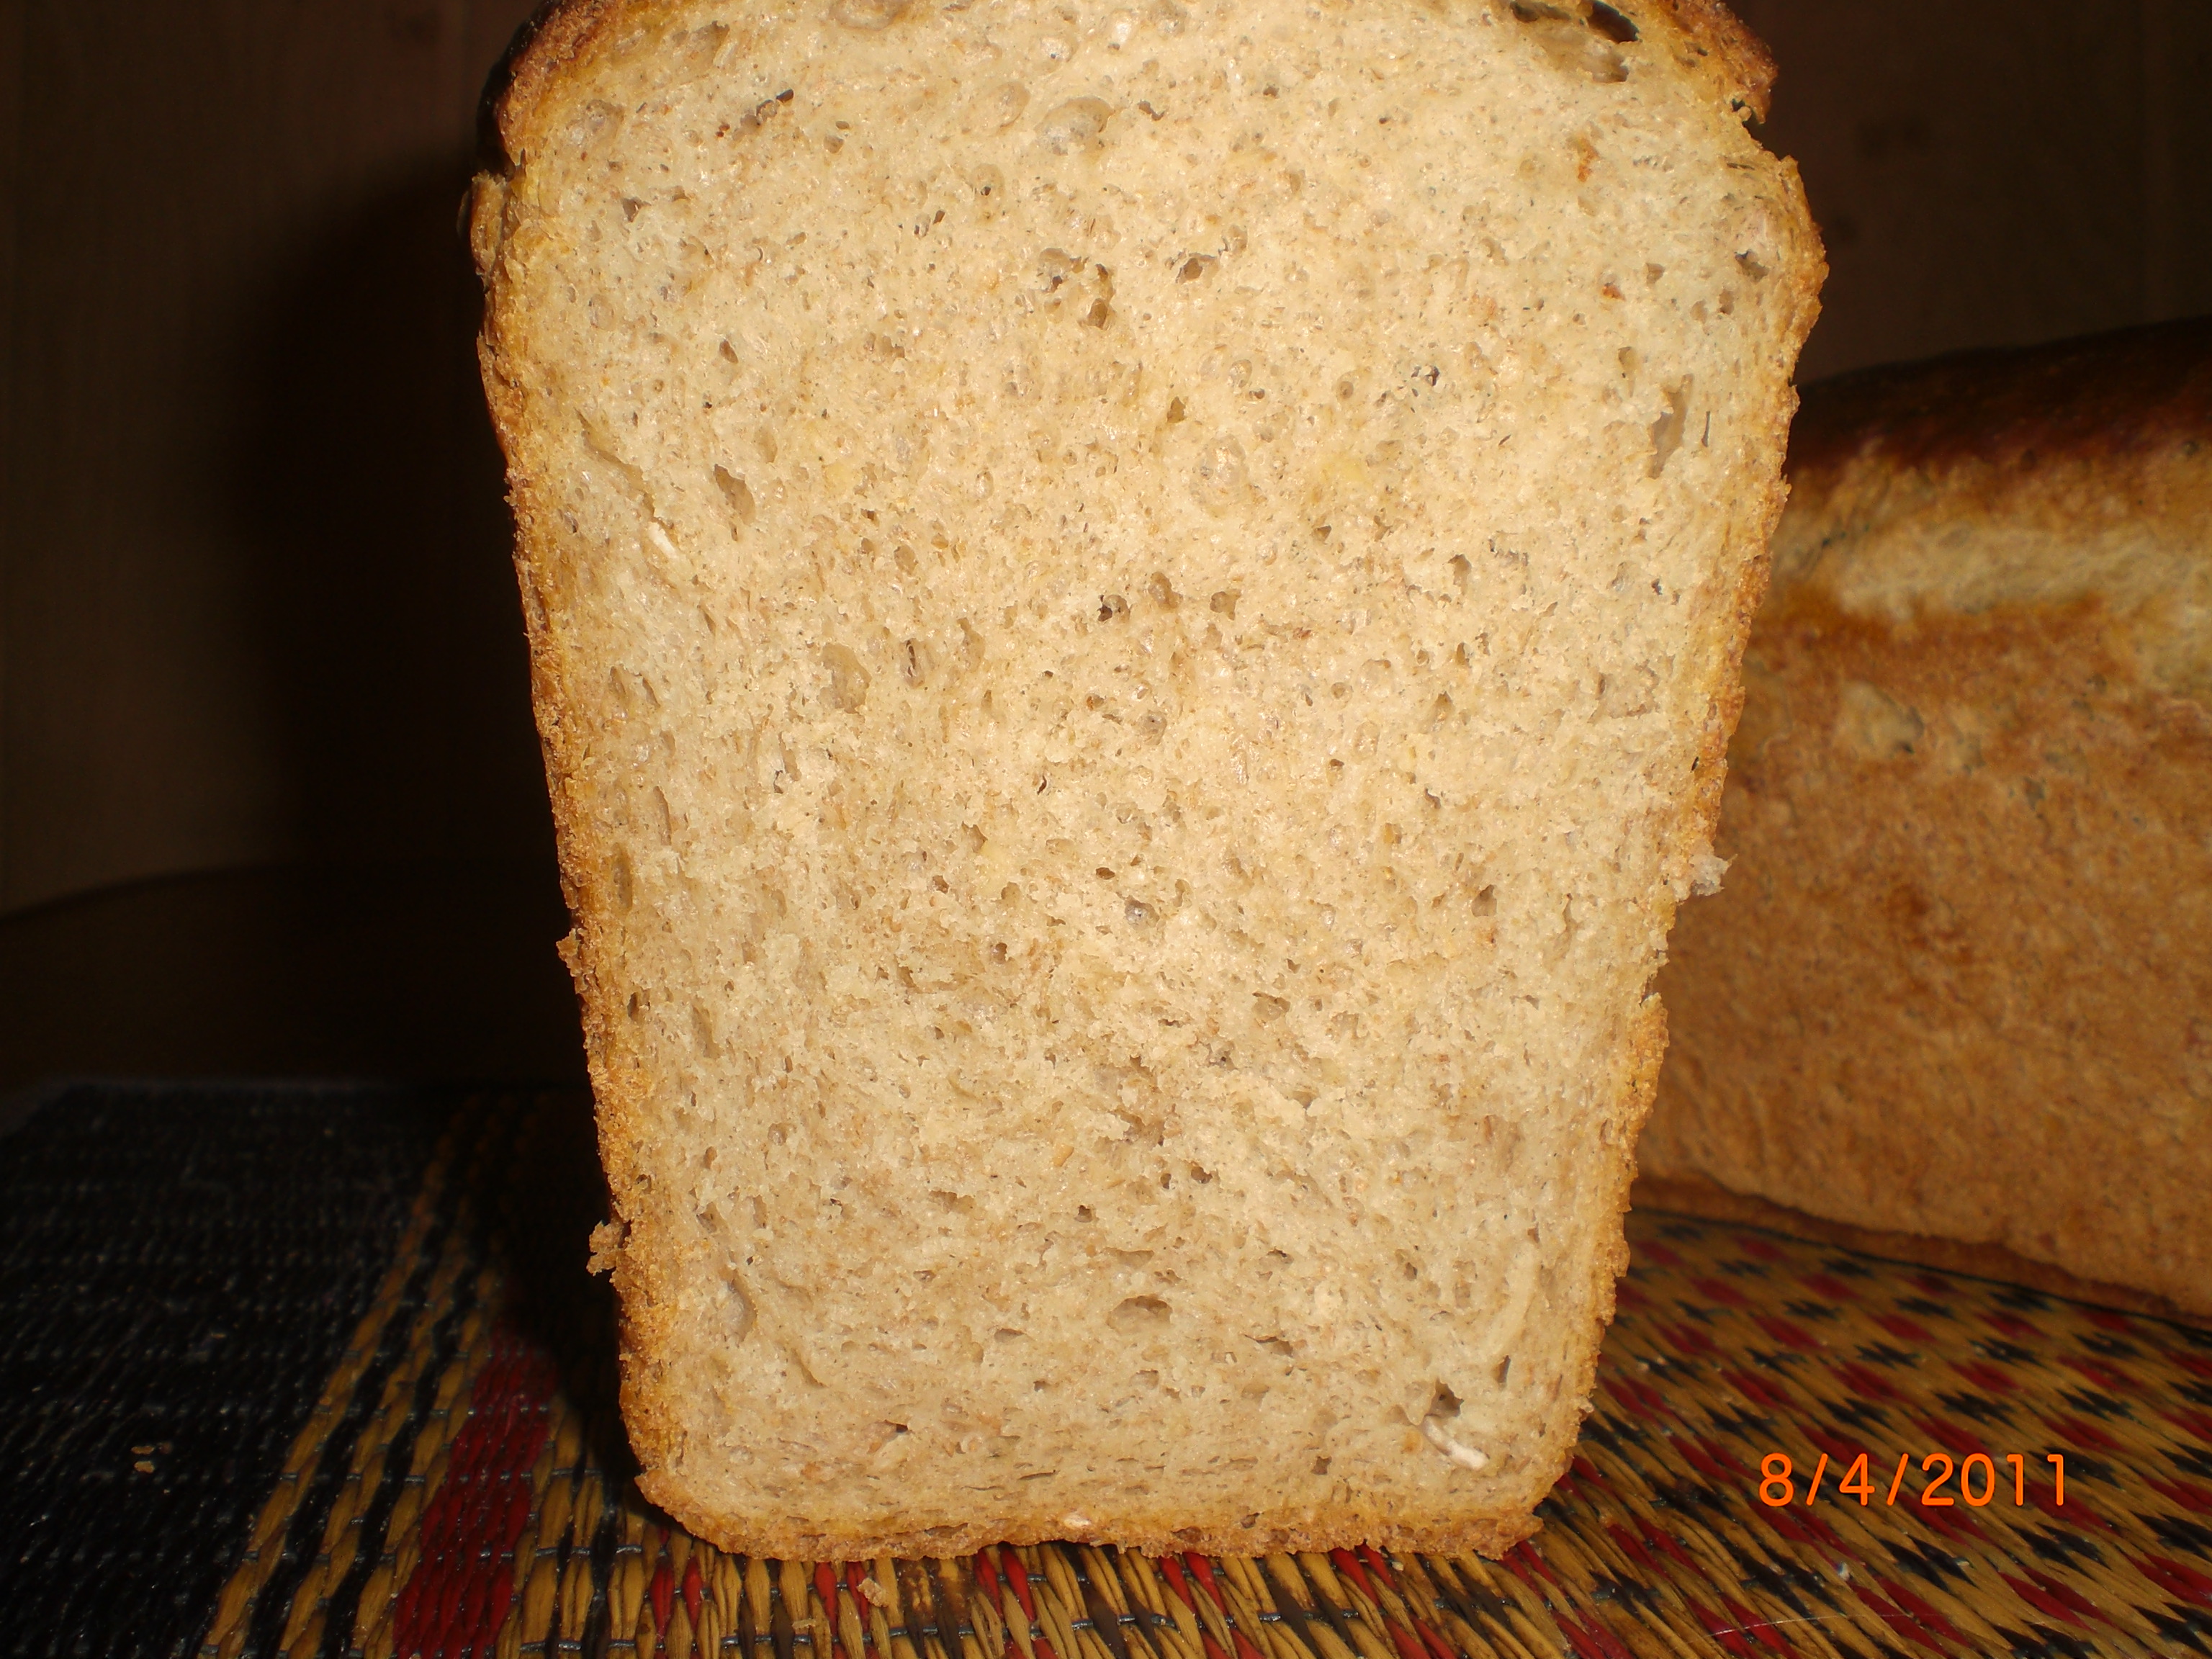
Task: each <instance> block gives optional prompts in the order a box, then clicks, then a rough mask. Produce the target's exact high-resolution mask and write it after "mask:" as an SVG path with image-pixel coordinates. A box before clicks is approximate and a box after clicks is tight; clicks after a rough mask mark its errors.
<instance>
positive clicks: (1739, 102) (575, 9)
mask: <svg viewBox="0 0 2212 1659" xmlns="http://www.w3.org/2000/svg"><path fill="white" fill-rule="evenodd" d="M669 4H670V0H546V3H545V4H544V5H542V6H540V7H539V9H538V13H537V15H535V16H533V17H532V19H531V21H530V22H529V23H528V24H526V26H525V28H524V32H523V33H522V34H521V35H520V36H518V37H517V39H516V43H515V45H514V46H513V48H512V49H511V50H510V51H509V52H508V53H507V58H506V60H505V62H504V63H503V64H501V67H500V69H499V70H497V71H496V72H495V75H496V76H499V77H503V80H504V84H503V85H501V84H498V83H497V82H496V81H495V85H494V86H493V87H492V88H489V91H488V94H487V99H486V101H487V104H488V105H489V107H490V109H491V110H492V112H493V118H494V119H493V125H494V129H495V132H496V135H497V137H498V139H499V142H500V143H501V147H502V148H503V149H504V150H505V152H506V156H507V164H508V166H509V167H513V165H515V164H516V163H517V162H519V161H520V159H521V157H522V155H524V154H525V153H526V150H527V149H528V143H527V135H528V133H529V132H530V131H531V129H532V124H533V122H534V120H535V118H536V117H537V115H538V106H539V103H540V101H541V100H543V99H544V96H545V95H546V94H547V93H548V92H549V91H550V90H551V89H552V88H554V87H555V86H556V84H558V82H560V81H561V80H562V77H564V76H568V75H571V74H573V73H574V72H576V70H577V69H578V66H579V65H580V64H582V63H583V62H584V60H585V59H586V58H587V57H589V55H590V54H591V52H592V50H593V48H594V47H595V46H598V44H599V42H601V41H602V40H605V39H606V38H607V37H608V36H609V35H610V34H611V33H613V29H614V26H615V24H616V23H617V21H619V20H620V19H621V18H622V17H623V15H626V14H635V13H637V12H641V11H644V10H648V9H668V6H669ZM1646 8H1649V9H1648V10H1646ZM1616 9H1617V10H1620V13H1621V15H1624V16H1628V15H1632V12H1633V11H1636V10H1644V11H1645V15H1646V17H1647V19H1648V18H1649V16H1650V13H1651V12H1653V11H1656V12H1657V13H1658V14H1659V15H1661V17H1662V19H1663V21H1664V23H1665V25H1666V27H1668V29H1670V30H1671V32H1672V33H1674V34H1675V35H1676V36H1678V37H1679V38H1680V41H1681V43H1682V45H1683V46H1685V47H1686V48H1687V50H1688V51H1689V52H1691V53H1692V55H1693V56H1694V57H1695V58H1703V59H1708V60H1710V61H1711V64H1712V65H1713V67H1714V68H1715V69H1716V70H1717V71H1718V74H1719V77H1720V82H1721V88H1722V95H1723V97H1724V98H1726V99H1727V100H1728V102H1729V105H1730V106H1731V107H1734V108H1736V109H1739V110H1741V111H1744V112H1747V113H1748V114H1749V115H1750V116H1751V117H1752V118H1754V119H1756V120H1760V121H1764V120H1765V118H1766V115H1767V111H1768V108H1769V106H1770V105H1771V100H1772V94H1773V89H1774V80H1775V66H1774V58H1773V57H1772V55H1771V53H1769V52H1768V51H1767V49H1766V46H1765V42H1763V41H1762V40H1759V37H1758V36H1757V35H1755V34H1753V33H1752V32H1751V31H1750V30H1749V29H1747V28H1746V27H1744V26H1743V24H1742V22H1741V21H1740V20H1738V18H1737V17H1736V15H1735V14H1734V13H1733V12H1731V11H1729V9H1728V8H1727V7H1726V6H1725V5H1723V4H1722V3H1721V0H1644V3H1643V4H1642V5H1639V6H1635V7H1632V8H1628V9H1620V8H1616ZM1815 286H1816V287H1817V284H1816V285H1815Z"/></svg>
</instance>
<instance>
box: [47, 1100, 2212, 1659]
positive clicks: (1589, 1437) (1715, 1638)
mask: <svg viewBox="0 0 2212 1659" xmlns="http://www.w3.org/2000/svg"><path fill="white" fill-rule="evenodd" d="M597 1196H598V1186H597V1182H596V1178H595V1172H594V1170H593V1168H592V1163H591V1150H590V1140H589V1135H588V1120H587V1118H586V1115H585V1114H584V1111H583V1109H582V1107H581V1104H580V1103H577V1102H574V1101H568V1100H554V1099H547V1100H530V1099H526V1098H521V1097H481V1098H477V1099H476V1100H473V1101H471V1103H468V1104H467V1105H466V1106H465V1108H464V1109H462V1110H460V1111H459V1113H458V1114H457V1115H454V1116H453V1118H452V1119H451V1121H450V1122H449V1124H448V1126H447V1128H446V1131H445V1133H444V1136H443V1139H442V1140H441V1143H440V1144H439V1146H438V1148H437V1151H436V1154H435V1157H434V1158H431V1159H430V1160H429V1162H428V1166H427V1170H426V1171H425V1173H424V1175H423V1176H422V1181H421V1183H420V1187H419V1189H418V1190H417V1192H416V1194H415V1196H414V1199H413V1203H412V1208H411V1211H410V1212H409V1213H408V1214H407V1216H406V1217H405V1219H404V1225H403V1226H402V1227H400V1228H399V1229H398V1235H399V1236H398V1241H397V1243H396V1246H395V1248H394V1249H392V1252H391V1254H390V1255H389V1259H388V1265H387V1266H386V1268H385V1270H384V1272H383V1274H382V1278H381V1281H380V1283H379V1284H378V1285H376V1286H375V1287H374V1292H373V1294H371V1295H370V1297H368V1301H367V1303H366V1305H365V1309H364V1310H363V1311H362V1314H361V1316H360V1317H359V1319H358V1322H357V1323H356V1325H355V1328H353V1329H352V1331H351V1333H350V1334H349V1337H348V1338H347V1339H346V1340H343V1342H342V1343H341V1344H340V1345H339V1346H340V1350H341V1351H340V1352H335V1353H334V1354H333V1355H332V1356H331V1362H330V1364H329V1367H328V1370H327V1372H326V1377H327V1380H326V1383H325V1386H324V1387H323V1388H322V1389H321V1390H320V1393H319V1397H318V1398H317V1399H316V1400H315V1401H314V1403H313V1407H312V1409H311V1410H310V1411H308V1412H307V1414H306V1416H305V1419H304V1422H301V1419H298V1418H296V1417H295V1418H294V1419H291V1420H290V1421H289V1422H287V1423H286V1424H285V1425H284V1426H285V1428H286V1429H287V1430H290V1429H293V1428H295V1427H296V1433H294V1434H293V1435H292V1437H291V1439H290V1443H289V1452H287V1453H285V1454H284V1455H283V1456H281V1457H280V1458H279V1459H277V1460H276V1461H277V1462H278V1463H279V1464H281V1468H278V1469H276V1471H275V1472H274V1473H272V1474H270V1475H269V1476H268V1478H267V1480H266V1482H265V1485H264V1487H263V1494H264V1495H263V1498H262V1501H261V1502H260V1503H259V1505H258V1511H256V1512H255V1513H254V1514H253V1515H252V1519H251V1522H250V1527H246V1528H240V1535H239V1536H237V1537H234V1538H232V1539H229V1540H228V1541H226V1545H225V1547H226V1548H227V1549H228V1551H229V1559H230V1561H231V1564H232V1571H230V1574H229V1577H228V1582H227V1583H224V1584H223V1585H222V1589H221V1591H220V1594H219V1595H215V1596H214V1597H213V1611H212V1615H211V1616H210V1617H207V1618H206V1620H205V1622H204V1625H203V1626H201V1628H203V1629H204V1637H203V1638H202V1639H201V1641H200V1643H199V1644H198V1648H197V1650H198V1651H199V1652H200V1653H201V1654H204V1655H221V1656H232V1655H246V1654H253V1655H274V1654H286V1655H290V1656H304V1655H309V1654H314V1655H331V1656H336V1655H347V1654H362V1655H375V1656H385V1655H395V1654H397V1655H411V1654H417V1653H420V1654H425V1655H456V1656H458V1655H474V1656H489V1655H493V1654H501V1655H518V1654H524V1653H529V1654H540V1655H544V1656H548V1659H551V1656H554V1655H556V1654H562V1655H566V1654H578V1655H595V1656H596V1655H617V1656H623V1659H630V1656H637V1659H644V1656H648V1655H659V1654H665V1655H668V1656H671V1659H689V1656H700V1659H707V1656H714V1659H728V1656H731V1655H732V1654H738V1655H743V1656H746V1659H1455V1656H1462V1655H1464V1656H1468V1659H1474V1656H1485V1655H1491V1654H1500V1655H1508V1656H1515V1659H1521V1656H1547V1659H1552V1656H1557V1659H1570V1656H1571V1659H1625V1656H1638V1659H1642V1656H1655V1659H1656V1656H1662V1655H1665V1656H1680V1655H1709V1654H1710V1655H1723V1654H1725V1655H1741V1656H1749V1655H1780V1654H1803V1655H1831V1654H1833V1655H1861V1656H1874V1655H1907V1654H1910V1655H1928V1654H1937V1655H1959V1656H1966V1655H1981V1654H1990V1655H1996V1654H2011V1655H2020V1656H2088V1655H2100V1656H2103V1655H2112V1656H2120V1655H2152V1654H2155V1655H2170V1654H2180V1653H2198V1654H2208V1655H2212V1334H2208V1333H2206V1332H2204V1331H2202V1330H2197V1329H2193V1328H2188V1327H2185V1326H2180V1325H2174V1324H2168V1323H2165V1322H2160V1321H2158V1320H2155V1319H2153V1318H2149V1317H2147V1316H2142V1315H2133V1314H2126V1313H2120V1312H2115V1311H2111V1310H2102V1309H2096V1308H2091V1307H2087V1306H2084V1305H2081V1304H2074V1303H2069V1302H2064V1301H2062V1300H2059V1299H2057V1298H2056V1297H2051V1296H2048V1295H2046V1294H2044V1293H2040V1292H2038V1291H2031V1290H2024V1289H2021V1288H2018V1287H2013V1286H2008V1285H2002V1284H1996V1283H1992V1282H1990V1281H1987V1280H1982V1279H1972V1278H1968V1277H1966V1276H1963V1275H1958V1274H1949V1273H1937V1272H1933V1271H1929V1270H1927V1269H1923V1268H1918V1267H1905V1266H1900V1265H1898V1264H1894V1263H1891V1262H1887V1261H1881V1260H1879V1259H1876V1258H1874V1257H1869V1256H1863V1255H1853V1254H1851V1253H1850V1252H1846V1251H1843V1250H1840V1249H1836V1248H1834V1247H1833V1246H1830V1245H1825V1244H1819V1243H1807V1242H1803V1241H1799V1240H1796V1239H1792V1238H1790V1237H1786V1236H1784V1235H1780V1234H1775V1233H1768V1232H1762V1231H1754V1230H1751V1229H1746V1228H1739V1227H1729V1226H1724V1225H1716V1224H1712V1223H1708V1222H1699V1221H1695V1220H1692V1219H1689V1218H1681V1217H1675V1216H1670V1215H1664V1214H1638V1215H1637V1216H1635V1217H1633V1218H1632V1220H1631V1228H1630V1231H1631V1239H1632V1244H1633V1246H1634V1251H1635V1265H1634V1267H1632V1269H1631V1272H1630V1274H1629V1277H1628V1279H1627V1280H1626V1282H1625V1283H1624V1284H1623V1285H1622V1287H1621V1292H1622V1293H1621V1304H1620V1316H1619V1317H1618V1319H1617V1320H1616V1322H1615V1324H1614V1326H1613V1331H1612V1333H1611V1334H1610V1336H1609V1338H1608V1340H1607V1345H1606V1350H1605V1357H1604V1360H1603V1364H1602V1365H1601V1370H1600V1374H1599V1383H1598V1389H1597V1393H1596V1397H1595V1407H1596V1409H1595V1412H1594V1413H1593V1414H1592V1416H1591V1418H1590V1419H1589V1424H1588V1425H1587V1426H1586V1429H1585V1431H1584V1435H1583V1442H1582V1445H1581V1448H1580V1450H1579V1454H1578V1455H1577V1458H1576V1461H1575V1463H1574V1465H1573V1468H1572V1469H1571V1472H1570V1474H1568V1476H1567V1477H1566V1478H1565V1480H1562V1481H1561V1482H1560V1483H1559V1486H1558V1488H1557V1489H1556V1490H1555V1491H1554V1492H1553V1495H1552V1497H1551V1498H1549V1499H1548V1500H1547V1502H1546V1504H1544V1506H1543V1508H1542V1510H1541V1515H1542V1517H1543V1520H1544V1522H1545V1526H1544V1530H1543V1531H1542V1532H1541V1534H1538V1536H1537V1537H1535V1538H1534V1539H1533V1540H1532V1541H1529V1542H1528V1543H1526V1544H1524V1545H1522V1546H1520V1547H1517V1548H1516V1549H1515V1550H1514V1551H1513V1552H1511V1553H1510V1554H1509V1555H1508V1556H1507V1557H1506V1558H1505V1559H1504V1560H1502V1561H1488V1560H1484V1559H1480V1558H1477V1557H1474V1556H1465V1555H1462V1556H1452V1557H1442V1556H1433V1555H1431V1556H1415V1555H1410V1554H1408V1555H1391V1554H1389V1553H1379V1552H1376V1551H1371V1550H1366V1549H1360V1550H1353V1551H1337V1552H1333V1553H1328V1554H1311V1555H1299V1556H1286V1555H1279V1556H1271V1557H1266V1558H1261V1559H1252V1560H1245V1559H1221V1558H1206V1557H1201V1556H1195V1555H1186V1556H1182V1557H1173V1558H1166V1559H1158V1560H1152V1559H1146V1558H1143V1557H1140V1556H1135V1555H1125V1554H1122V1553H1119V1552H1117V1551H1114V1550H1110V1549H1098V1548H1094V1547H1088V1546H1078V1545H1048V1546H1042V1547H1034V1548H1021V1549H1014V1548H996V1549H987V1550H984V1551H982V1552H981V1553H978V1554H976V1555H974V1556H971V1557H969V1558H966V1559H960V1560H956V1561H946V1562H923V1563H917V1562H906V1561H890V1560H879V1561H859V1562H832V1563H810V1562H784V1561H770V1560H759V1559H746V1558H743V1557H733V1556H729V1555H726V1554H724V1553H720V1552H719V1551H717V1550H715V1549H714V1548H712V1547H709V1546H707V1545H705V1544H702V1543H699V1542H697V1541H695V1540H693V1539H692V1538H690V1536H689V1535H688V1534H685V1533H684V1532H683V1531H682V1529H681V1528H677V1527H675V1526H674V1525H672V1524H671V1522H669V1521H668V1520H667V1519H666V1518H665V1516H661V1515H659V1513H658V1512H656V1511H654V1510H652V1509H651V1508H650V1507H649V1506H647V1505H645V1504H641V1502H640V1501H639V1500H638V1498H637V1497H636V1495H635V1492H634V1490H633V1489H632V1487H631V1486H630V1484H629V1462H628V1458H627V1454H626V1452H625V1450H624V1449H623V1442H622V1437H621V1431H620V1425H619V1421H618V1419H617V1416H616V1414H615V1412H614V1408H613V1397H612V1396H613V1389H612V1383H613V1376H612V1352H611V1349H612V1309H611V1305H610V1304H609V1301H608V1298H607V1296H606V1292H605V1288H604V1286H603V1285H599V1284H597V1283H595V1282H593V1281H589V1280H586V1279H584V1277H583V1275H582V1274H581V1273H580V1271H579V1267H580V1255H581V1244H580V1239H581V1237H582V1231H583V1229H584V1228H585V1227H586V1225H588V1222H589V1219H590V1217H591V1212H592V1207H593V1206H594V1204H595V1202H596V1200H597ZM1861 1455H1864V1456H1865V1459H1866V1462H1865V1463H1864V1464H1863V1465H1861V1464H1860V1462H1859V1461H1858V1460H1859V1459H1860V1457H1861ZM2054 1456H2055V1457H2057V1458H2060V1459H2063V1481H2064V1485H2063V1492H2062V1490H2061V1489H2060V1488H2059V1486H2058V1484H2057V1482H2058V1480H2059V1477H2060V1474H2061V1469H2060V1466H2059V1465H2058V1464H2057V1463H2054V1462H2052V1461H2051V1460H2052V1459H2053V1458H2054ZM1900 1457H1902V1458H1903V1459H1904V1460H1905V1463H1904V1468H1903V1469H1902V1472H1901V1473H1900V1470H1899V1460H1900ZM2014 1458H2017V1459H2018V1460H2019V1462H2017V1463H2015V1462H2012V1461H2011V1460H2012V1459H2014ZM1784 1459H1786V1460H1787V1465H1786V1468H1785V1466H1784V1462H1783V1460H1784ZM1946 1463H1948V1469H1949V1473H1948V1474H1945V1472H1944V1470H1945V1465H1946ZM1939 1477H1940V1484H1939ZM1815 1480H1818V1481H1819V1483H1820V1486H1819V1491H1818V1492H1817V1494H1814V1492H1812V1490H1811V1489H1812V1487H1813V1485H1814V1481H1815ZM1762 1481H1764V1482H1765V1488H1764V1492H1762ZM1846 1486H1848V1487H1850V1490H1849V1491H1846V1490H1845V1487H1846ZM1931 1488H1932V1490H1931ZM1962 1488H1963V1490H1962ZM1944 1497H1949V1498H1952V1499H1953V1500H1954V1501H1953V1502H1952V1503H1951V1504H1948V1505H1942V1504H1934V1503H1930V1502H1928V1501H1925V1500H1926V1499H1929V1498H1944ZM111 1583H112V1581H111ZM93 1588H94V1589H97V1588H98V1586H96V1585H95V1586H94V1587H93ZM10 1611H11V1614H12V1613H13V1612H14V1609H12V1608H11V1610H10ZM22 1628H23V1626H22V1625H21V1622H20V1621H19V1622H18V1624H17V1629H18V1630H19V1631H21V1629H22ZM53 1634H55V1635H56V1636H57V1638H58V1640H57V1641H56V1642H55V1643H54V1644H52V1650H54V1651H71V1650H77V1651H102V1650H103V1649H100V1648H97V1647H94V1648H85V1647H83V1646H82V1644H75V1645H72V1644H70V1641H69V1639H68V1638H67V1637H66V1636H65V1635H63V1634H62V1633H61V1632H53ZM27 1650H46V1648H43V1647H37V1646H33V1647H31V1648H28V1649H27Z"/></svg>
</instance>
